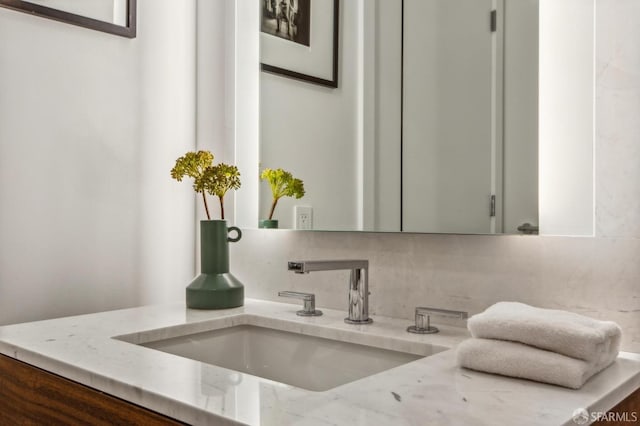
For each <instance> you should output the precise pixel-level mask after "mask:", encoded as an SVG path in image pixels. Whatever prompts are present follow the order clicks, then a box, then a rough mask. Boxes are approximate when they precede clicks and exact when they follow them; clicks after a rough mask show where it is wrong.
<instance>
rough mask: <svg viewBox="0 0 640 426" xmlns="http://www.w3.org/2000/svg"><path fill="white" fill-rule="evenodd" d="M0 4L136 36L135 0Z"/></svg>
mask: <svg viewBox="0 0 640 426" xmlns="http://www.w3.org/2000/svg"><path fill="white" fill-rule="evenodd" d="M0 6H1V7H6V8H9V9H13V10H17V11H21V12H26V13H29V14H32V15H36V16H41V17H44V18H49V19H54V20H56V21H60V22H66V23H69V24H73V25H78V26H81V27H85V28H90V29H93V30H97V31H102V32H106V33H110V34H115V35H119V36H122V37H128V38H135V36H136V0H83V1H77V0H31V1H20V0H0Z"/></svg>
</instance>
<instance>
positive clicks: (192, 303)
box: [187, 220, 244, 309]
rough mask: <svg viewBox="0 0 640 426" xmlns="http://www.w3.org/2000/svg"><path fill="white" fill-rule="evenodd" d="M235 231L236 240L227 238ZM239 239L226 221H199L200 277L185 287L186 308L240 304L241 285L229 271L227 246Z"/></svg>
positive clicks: (231, 306) (227, 306)
mask: <svg viewBox="0 0 640 426" xmlns="http://www.w3.org/2000/svg"><path fill="white" fill-rule="evenodd" d="M233 231H235V232H236V234H237V235H236V237H234V238H232V237H230V236H229V234H230V233H231V232H233ZM240 238H242V232H241V231H240V229H239V228H237V227H235V226H232V227H230V228H227V221H226V220H203V221H201V222H200V271H201V273H200V275H199V276H197V277H196V278H195V279H194V280H193V281H191V284H189V286H188V287H187V308H191V309H227V308H235V307H238V306H242V305H243V304H244V286H243V285H242V283H241V282H240V281H238V279H237V278H236V277H234V276H233V275H232V274H231V273H230V272H229V243H230V242H231V243H235V242H237V241H239V240H240Z"/></svg>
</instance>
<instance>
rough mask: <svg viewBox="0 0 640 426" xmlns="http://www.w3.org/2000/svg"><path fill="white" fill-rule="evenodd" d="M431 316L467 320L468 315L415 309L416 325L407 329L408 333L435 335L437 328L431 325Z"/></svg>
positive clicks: (446, 310) (465, 313) (429, 309)
mask: <svg viewBox="0 0 640 426" xmlns="http://www.w3.org/2000/svg"><path fill="white" fill-rule="evenodd" d="M431 315H433V316H437V317H443V318H459V319H467V318H468V317H469V314H468V313H467V312H463V311H450V310H448V309H436V308H425V307H417V308H416V319H415V321H416V323H415V325H412V326H409V327H407V331H408V332H409V333H416V334H433V333H437V332H439V331H440V330H438V328H437V327H434V326H432V325H431V318H430V317H431Z"/></svg>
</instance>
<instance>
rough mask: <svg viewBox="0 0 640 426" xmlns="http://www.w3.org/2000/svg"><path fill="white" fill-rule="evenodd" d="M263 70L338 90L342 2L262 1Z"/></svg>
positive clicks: (261, 49)
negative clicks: (339, 27)
mask: <svg viewBox="0 0 640 426" xmlns="http://www.w3.org/2000/svg"><path fill="white" fill-rule="evenodd" d="M259 1H260V5H261V7H262V12H261V24H260V31H261V34H260V62H261V64H260V66H261V68H262V70H263V71H266V72H270V73H274V74H279V75H282V76H285V77H290V78H295V79H298V80H303V81H308V82H310V83H315V84H321V85H323V86H329V87H338V26H339V25H338V23H339V20H340V17H339V10H340V2H339V0H259Z"/></svg>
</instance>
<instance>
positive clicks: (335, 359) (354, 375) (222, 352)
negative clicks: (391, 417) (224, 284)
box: [141, 325, 424, 391]
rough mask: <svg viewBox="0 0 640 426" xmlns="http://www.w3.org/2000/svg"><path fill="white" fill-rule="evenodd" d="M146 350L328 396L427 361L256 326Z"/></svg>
mask: <svg viewBox="0 0 640 426" xmlns="http://www.w3.org/2000/svg"><path fill="white" fill-rule="evenodd" d="M141 346H145V347H148V348H152V349H156V350H159V351H163V352H167V353H170V354H174V355H178V356H182V357H186V358H190V359H193V360H197V361H201V362H204V363H208V364H213V365H216V366H219V367H224V368H228V369H231V370H235V371H239V372H242V373H248V374H251V375H254V376H259V377H262V378H266V379H270V380H274V381H277V382H281V383H286V384H288V385H292V386H296V387H299V388H303V389H307V390H311V391H326V390H329V389H332V388H334V387H336V386H340V385H343V384H346V383H349V382H352V381H354V380H358V379H361V378H364V377H367V376H370V375H372V374H376V373H380V372H382V371H385V370H388V369H390V368H393V367H397V366H400V365H402V364H406V363H408V362H411V361H415V360H417V359H420V358H423V357H424V356H423V355H414V354H409V353H404V352H397V351H392V350H387V349H380V348H375V347H371V346H365V345H360V344H355V343H349V342H342V341H338V340H331V339H325V338H321V337H314V336H308V335H304V334H298V333H292V332H287V331H280V330H275V329H270V328H265V327H259V326H254V325H238V326H233V327H229V328H223V329H218V330H213V331H206V332H202V333H198V334H190V335H185V336H179V337H174V338H170V339H164V340H157V341H153V342H147V343H144V344H141Z"/></svg>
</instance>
